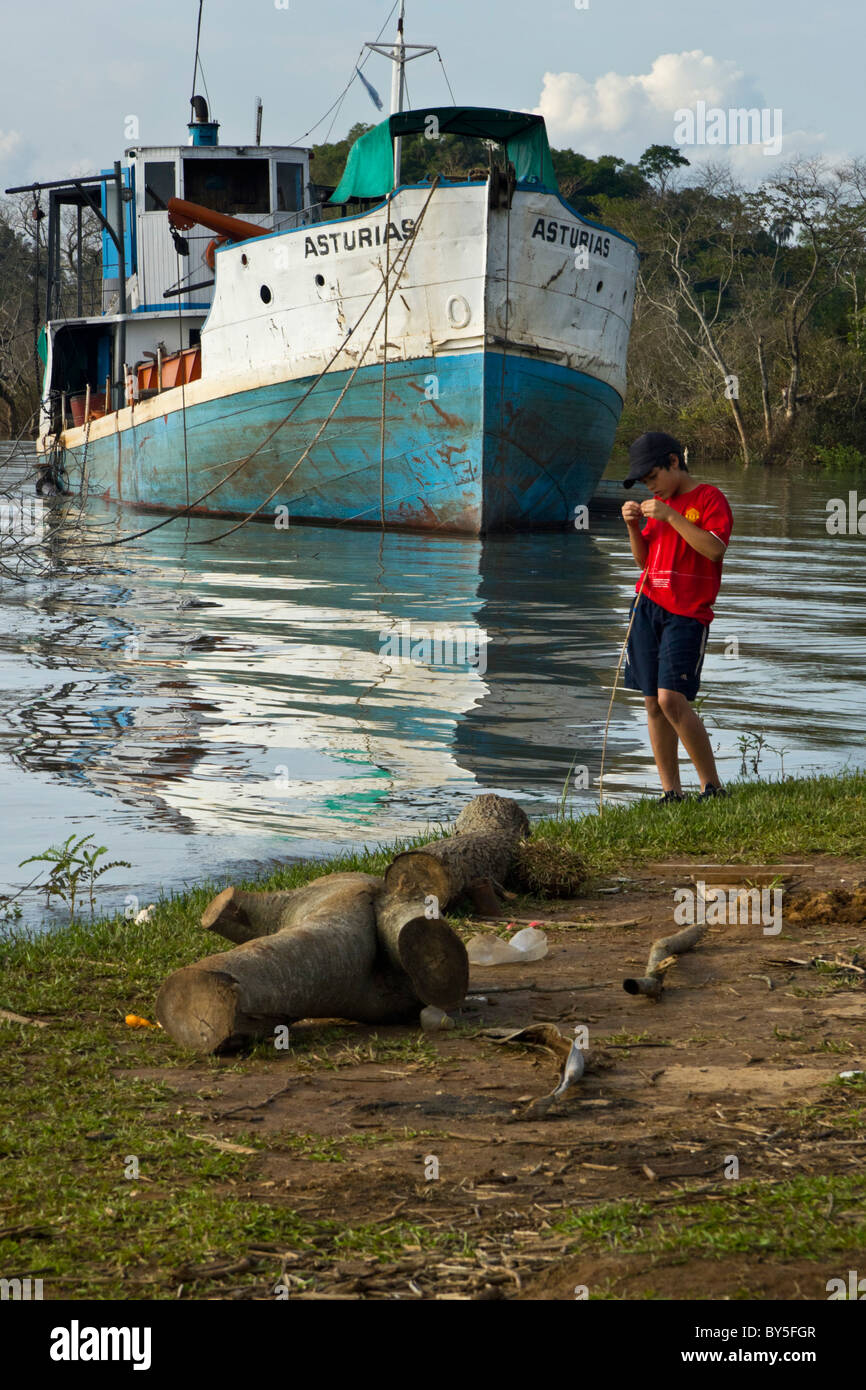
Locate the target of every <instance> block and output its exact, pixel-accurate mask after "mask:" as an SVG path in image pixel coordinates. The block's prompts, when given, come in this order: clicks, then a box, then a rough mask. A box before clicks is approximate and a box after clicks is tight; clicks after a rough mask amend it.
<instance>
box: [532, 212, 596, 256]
mask: <svg viewBox="0 0 866 1390" xmlns="http://www.w3.org/2000/svg"><path fill="white" fill-rule="evenodd" d="M532 235H533V236H534V237H536V236H540V237H544V240H545V241H549V242H551V243H555V244H556V245H557V246H568V247H570V248H571V250H572V251H575V250H576V249H577V248H578V246H585V247H586V248H587V250H588V251H589V254H590V255H591V256H605V257H607V256H608V255H609V254H610V237H609V236H600V235H598V234H597V233H595V232H588V231H587V230H586V228H585V227H576V226H575V225H574V223H572V222H554V221H553V220H552V219H551V218H549V217H539V219H538V221H537V222H536V224H535V226H534V227H533V229H532Z"/></svg>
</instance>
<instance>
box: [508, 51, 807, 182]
mask: <svg viewBox="0 0 866 1390" xmlns="http://www.w3.org/2000/svg"><path fill="white" fill-rule="evenodd" d="M698 102H704V103H705V107H706V109H707V110H709V109H710V108H713V107H716V108H721V109H722V110H724V111H725V112H727V111H728V110H730V109H731V108H740V107H747V108H751V107H758V108H765V107H768V108H770V109H771V110H772V109H775V108H776V107H777V106H778V102H774V101H773V100H772V99H768V97H767V96H766V94H765V93H763V92H761V91H760V90H759V89H758V88H757V87H756V85H755V83H754V82H753V81H752V79H751V78H750V77H748V76H747V75H746V73H745V72H744V71H743V69H742V68H740V67H739V66H738V64H737V63H735V62H732V61H731V60H729V59H722V58H714V57H712V55H711V54H708V53H704V51H703V50H702V49H700V48H696V49H692V50H691V51H690V52H687V53H662V54H660V55H659V56H658V57H657V58H656V59H655V60H654V62H653V64H652V66H651V68H650V70H649V72H646V73H637V74H623V73H617V72H607V73H604V74H603V75H602V76H600V77H597V78H595V80H594V81H591V82H590V81H587V79H586V78H584V77H583V76H581V74H580V73H576V72H546V73H545V74H544V82H543V87H542V92H541V97H540V99H539V103H538V106H536V107H535V112H536V114H538V115H541V116H544V118H545V121H546V122H547V127H548V132H549V134H550V139H551V143H552V144H554V145H559V146H571V147H572V148H573V149H577V150H579V151H580V152H581V153H582V154H585V155H589V156H591V157H594V158H597V157H598V156H599V155H601V154H617V155H620V156H621V157H622V158H624V159H629V160H636V159H638V158H639V156H640V155H641V154H642V153H643V151H644V150H645V149H646V148H647V146H648V145H653V144H659V145H675V144H677V143H678V142H677V140H676V139H675V138H674V131H675V128H676V124H677V122H676V120H675V113H676V112H677V111H680V110H683V109H686V108H688V109H691V110H694V109H695V108H696V106H697V103H698ZM784 117H785V112H784V109H782V132H783V137H784V138H783V143H782V150H781V155H780V156H779V158H781V159H782V160H784V159H786V158H789V157H791V156H792V155H794V154H797V153H820V152H821V151H822V150H823V147H824V136H823V135H821V134H819V133H817V132H809V131H804V130H797V131H788V130H786V129H785V120H784ZM776 119H777V121H778V118H776ZM774 128H775V127H774ZM681 148H682V151H683V154H684V155H685V156H686V158H687V159H689V160H690V161H691V162H692V163H695V162H699V161H701V160H702V159H713V160H715V161H719V160H728V159H729V160H730V161H731V163H732V164H733V166H734V167H735V168H736V169H737V171H738V172H740V173H741V174H743V175H750V174H753V175H756V176H761V175H762V174H766V173H768V172H770V170H771V169H772V168H773V167H774V166H775V165H776V164H777V162H778V160H777V159H776V158H772V157H767V156H766V155H765V154H764V150H763V147H762V146H760V145H718V144H717V145H706V144H705V145H683V146H681Z"/></svg>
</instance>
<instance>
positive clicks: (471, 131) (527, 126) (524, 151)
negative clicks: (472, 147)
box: [330, 106, 559, 203]
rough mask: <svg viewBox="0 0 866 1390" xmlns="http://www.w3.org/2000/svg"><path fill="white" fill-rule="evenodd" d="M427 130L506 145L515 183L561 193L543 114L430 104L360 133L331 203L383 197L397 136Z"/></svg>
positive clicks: (391, 182)
mask: <svg viewBox="0 0 866 1390" xmlns="http://www.w3.org/2000/svg"><path fill="white" fill-rule="evenodd" d="M431 117H433V118H435V121H436V123H437V124H436V125H435V126H431ZM431 128H433V129H436V130H438V133H439V134H440V135H470V136H473V137H474V138H475V139H477V140H497V141H498V142H499V143H500V144H503V145H504V146H505V149H506V152H507V155H508V158H509V159H510V160H511V162H512V164H513V165H514V168H515V170H516V173H517V181H518V183H533V184H536V185H537V186H538V187H539V188H544V189H547V190H548V192H550V193H558V192H559V187H558V185H557V182H556V175H555V173H554V172H553V161H552V159H551V157H550V145H549V144H548V141H547V131H546V130H545V127H544V120H543V119H542V117H541V116H532V115H530V114H529V113H528V112H526V111H497V110H495V109H493V108H491V107H487V106H433V107H427V108H426V109H424V110H421V111H401V112H399V113H398V114H396V115H393V116H389V117H388V119H387V120H386V121H382V123H381V124H380V125H377V126H374V127H373V129H372V130H368V131H367V132H366V134H365V135H361V136H360V137H359V138H358V139H357V140H356V141H355V143H354V145H353V146H352V148H351V150H350V151H349V158H348V160H347V161H346V168H345V170H344V172H343V177H342V178H341V180H340V183H339V187H338V188H337V189H336V190H335V192H334V194H333V196H332V198H331V199H330V201H331V202H332V203H348V202H349V201H350V199H352V198H384V197H385V196H386V194H388V193H390V192H391V190H392V189H393V187H394V152H393V142H394V139H395V137H396V136H398V135H415V134H417V133H418V132H419V131H429V130H430V129H431Z"/></svg>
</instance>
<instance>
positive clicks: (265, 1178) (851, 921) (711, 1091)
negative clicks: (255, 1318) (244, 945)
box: [137, 856, 866, 1299]
mask: <svg viewBox="0 0 866 1390" xmlns="http://www.w3.org/2000/svg"><path fill="white" fill-rule="evenodd" d="M777 873H779V874H781V876H782V881H783V885H784V889H785V897H784V908H783V912H784V918H783V927H782V931H781V933H780V934H779V935H765V934H764V932H763V930H762V927H761V925H759V924H758V925H753V924H751V923H746V924H740V925H725V926H712V927H710V928H709V931H708V934H707V936H706V937H705V939H704V941H703V942H702V943H701V944H700V945H699V947H698V948H697V949H696V950H695V951H694V952H692V953H690V954H688V955H684V956H682V957H681V958H680V959H679V960H678V962H677V963H676V965H675V966H674V967H673V968H672V969H671V970H670V972H669V973H668V975H667V983H666V988H665V992H664V996H663V998H662V1000H661V1001H660V1002H659V1003H653V1002H651V1001H650V1000H648V999H645V998H640V997H638V998H635V997H632V996H630V995H628V994H627V993H625V992H624V990H623V988H622V979H623V977H624V976H627V975H641V974H642V973H643V967H644V965H645V963H646V957H647V953H648V949H649V946H650V944H651V942H652V941H653V939H654V938H656V937H658V936H662V935H667V934H669V933H670V932H672V931H675V930H676V929H677V927H676V925H675V923H674V920H673V896H672V895H673V890H674V887H677V886H682V885H684V884H685V885H689V884H691V881H692V875H693V876H694V878H696V879H704V880H705V881H707V882H709V881H710V880H711V879H715V880H716V881H717V882H725V883H728V884H737V885H743V884H747V883H749V882H750V881H751V882H758V883H761V882H763V883H767V882H768V881H769V880H773V879H775V882H776V885H777V886H778V885H779V882H780V879H779V878H778V877H776V874H777ZM864 879H866V874H864V870H863V866H862V865H857V864H846V863H844V862H842V861H840V860H833V859H828V858H826V857H822V856H815V857H814V858H813V859H812V860H811V861H810V863H809V864H808V865H807V866H802V865H799V866H793V865H786V866H785V867H784V868H781V869H775V868H773V869H770V870H768V871H767V872H765V873H764V874H763V875H761V874H759V873H758V871H757V869H755V870H753V871H751V872H750V870H749V869H748V868H747V867H745V866H742V865H738V866H736V868H733V869H731V870H730V871H728V872H727V873H725V872H723V871H719V872H714V871H713V870H711V869H705V868H701V866H700V865H699V864H691V865H689V867H688V869H684V868H680V869H676V868H671V867H669V866H664V865H661V866H653V867H651V868H643V869H641V870H636V871H635V874H634V876H633V877H630V876H628V875H623V876H622V877H621V878H619V879H618V880H610V881H609V883H608V884H607V885H606V886H605V887H603V888H599V889H598V891H597V892H596V894H595V896H591V897H582V898H580V899H576V900H574V901H571V902H557V903H554V904H551V903H546V904H541V903H538V904H536V905H535V909H534V910H533V909H532V908H530V909H529V910H528V911H527V908H526V906H525V905H524V904H521V908H520V921H519V922H518V925H523V924H524V923H525V921H526V920H528V919H534V920H540V921H541V922H542V923H543V924H544V928H545V930H546V931H547V932H548V939H549V943H550V951H549V954H548V955H547V957H546V958H545V959H543V960H541V961H538V962H536V963H534V964H528V965H505V966H497V967H477V968H473V970H472V976H471V985H470V992H471V994H473V995H480V996H483V997H484V998H485V999H486V1001H487V1002H485V1003H475V1004H468V1005H467V1006H466V1008H465V1009H464V1010H463V1011H462V1012H460V1013H459V1014H456V1015H455V1021H456V1022H457V1024H458V1027H457V1028H456V1029H455V1030H454V1031H452V1032H437V1033H421V1032H420V1031H419V1030H418V1029H417V1028H387V1029H384V1028H379V1029H376V1030H373V1029H368V1028H365V1027H361V1026H357V1025H345V1024H342V1025H340V1027H339V1028H337V1027H335V1025H334V1023H333V1022H331V1023H322V1022H321V1021H320V1022H316V1023H303V1024H300V1025H298V1026H297V1027H296V1028H293V1029H292V1038H293V1044H294V1049H293V1051H292V1052H290V1053H277V1054H275V1056H274V1058H273V1059H270V1058H258V1057H256V1058H253V1059H249V1065H248V1067H247V1069H246V1071H245V1072H241V1071H238V1070H234V1069H233V1067H234V1065H235V1063H236V1061H237V1059H236V1058H233V1057H227V1058H225V1059H222V1060H221V1061H220V1064H219V1068H218V1070H217V1071H214V1067H213V1064H212V1063H210V1064H208V1063H202V1064H201V1065H198V1064H196V1065H193V1066H190V1067H187V1068H185V1069H182V1070H178V1069H164V1070H162V1069H148V1070H142V1071H140V1072H138V1073H137V1074H138V1075H140V1076H142V1077H149V1078H155V1079H159V1080H161V1081H164V1082H165V1083H166V1084H167V1085H169V1086H171V1087H172V1088H174V1089H175V1090H176V1091H177V1092H178V1100H177V1104H178V1107H179V1110H180V1111H181V1118H179V1120H178V1123H179V1124H180V1125H183V1126H184V1127H186V1128H188V1129H189V1130H190V1131H194V1132H196V1133H198V1134H202V1133H204V1134H207V1135H208V1136H210V1137H211V1138H213V1139H215V1140H218V1141H229V1142H237V1138H238V1136H239V1135H244V1134H246V1135H249V1134H250V1133H252V1132H255V1133H256V1134H258V1135H260V1136H261V1138H262V1140H263V1141H264V1143H265V1145H266V1147H265V1148H264V1149H262V1150H261V1151H260V1152H259V1153H258V1154H257V1157H256V1158H250V1159H249V1160H248V1162H249V1165H250V1166H249V1167H248V1169H247V1170H246V1172H247V1175H248V1176H247V1178H245V1179H244V1180H242V1181H241V1183H240V1185H239V1187H236V1188H234V1189H233V1191H234V1195H238V1194H239V1193H240V1195H243V1196H245V1197H248V1198H249V1200H250V1201H251V1202H255V1201H256V1200H259V1201H264V1202H267V1203H268V1204H271V1205H272V1204H278V1205H283V1204H284V1205H285V1206H286V1207H287V1208H291V1209H293V1210H296V1211H298V1212H299V1213H300V1214H301V1215H306V1216H310V1217H313V1218H316V1219H322V1218H327V1219H330V1220H334V1221H337V1222H340V1223H345V1224H346V1225H347V1226H352V1227H358V1226H359V1225H360V1224H367V1223H378V1224H382V1225H386V1224H388V1223H391V1222H393V1221H395V1220H399V1221H406V1222H408V1223H411V1224H412V1225H415V1226H418V1227H424V1228H426V1229H431V1230H435V1231H441V1232H449V1231H460V1232H463V1233H465V1234H466V1235H467V1236H468V1245H467V1249H469V1250H470V1251H471V1253H470V1254H462V1255H460V1256H459V1257H455V1256H453V1255H450V1256H449V1254H448V1252H447V1251H444V1252H443V1253H442V1254H441V1256H440V1255H436V1256H433V1257H431V1255H430V1253H429V1251H428V1252H427V1253H423V1254H422V1252H421V1250H420V1249H419V1247H417V1246H414V1247H413V1245H412V1244H410V1243H407V1244H406V1245H405V1246H404V1248H403V1251H402V1254H401V1256H400V1258H398V1259H393V1258H391V1259H388V1258H378V1259H377V1258H376V1257H360V1256H358V1257H355V1256H354V1255H353V1254H352V1252H347V1255H346V1258H344V1259H339V1258H338V1259H337V1260H336V1262H335V1257H334V1254H333V1251H330V1252H329V1253H328V1254H327V1255H325V1254H323V1255H322V1257H321V1258H319V1257H317V1256H315V1255H314V1256H310V1255H308V1254H300V1255H299V1254H297V1253H294V1252H291V1251H278V1250H277V1249H276V1247H261V1246H256V1245H255V1244H254V1243H253V1244H252V1245H251V1248H250V1252H249V1257H248V1258H249V1261H250V1264H249V1266H248V1268H257V1267H258V1266H259V1264H261V1268H262V1278H263V1284H262V1289H261V1296H262V1297H265V1296H267V1297H273V1294H272V1287H273V1278H272V1275H273V1273H274V1269H276V1272H277V1274H279V1271H280V1268H282V1269H284V1270H285V1273H286V1278H287V1281H288V1283H289V1286H290V1290H291V1293H290V1296H291V1297H297V1298H312V1297H348V1298H382V1297H388V1298H393V1297H400V1298H407V1299H412V1298H422V1297H423V1298H464V1299H465V1298H472V1299H479V1298H481V1299H484V1298H516V1299H565V1298H568V1299H572V1298H574V1297H575V1292H574V1291H575V1286H576V1285H585V1286H587V1288H588V1290H589V1294H590V1296H591V1297H593V1296H607V1297H610V1296H613V1297H619V1298H633V1297H638V1296H644V1297H646V1296H650V1297H652V1296H655V1297H661V1298H683V1297H692V1298H694V1297H698V1298H727V1297H755V1298H765V1299H779V1298H801V1299H814V1298H826V1291H825V1285H826V1280H827V1278H828V1277H829V1275H830V1274H833V1273H838V1271H839V1270H843V1271H844V1270H847V1269H848V1268H849V1267H850V1268H856V1267H857V1250H856V1248H855V1242H854V1241H853V1240H852V1242H851V1249H850V1251H847V1250H846V1252H845V1253H841V1254H839V1255H838V1257H837V1256H836V1255H835V1254H834V1260H833V1263H834V1269H832V1270H828V1269H826V1268H825V1267H824V1264H823V1263H821V1262H820V1261H817V1262H816V1261H814V1260H809V1259H802V1260H798V1261H790V1262H787V1263H786V1262H784V1261H780V1260H779V1259H778V1258H776V1257H774V1255H773V1252H772V1250H768V1251H767V1256H766V1259H765V1260H764V1259H762V1258H756V1257H755V1255H754V1253H753V1252H752V1253H750V1255H749V1257H748V1258H745V1257H741V1256H736V1255H731V1254H730V1253H728V1254H725V1255H723V1256H722V1257H721V1258H714V1257H712V1256H711V1255H710V1254H709V1252H708V1255H707V1257H706V1258H695V1257H694V1256H692V1257H690V1258H689V1259H688V1261H687V1262H686V1263H684V1257H683V1255H682V1254H678V1253H677V1252H676V1250H675V1249H674V1250H671V1251H669V1252H664V1251H662V1252H659V1251H658V1250H656V1251H655V1252H652V1253H645V1254H634V1253H617V1252H616V1251H615V1250H613V1248H612V1247H609V1251H610V1252H609V1253H606V1254H602V1255H600V1254H598V1253H597V1250H598V1245H597V1243H596V1245H595V1247H594V1248H595V1250H596V1253H591V1252H590V1251H587V1252H586V1253H584V1254H581V1253H579V1252H578V1253H577V1254H575V1253H573V1249H574V1245H575V1239H576V1237H575V1232H574V1230H571V1231H568V1230H565V1231H564V1230H563V1229H562V1226H561V1222H562V1217H563V1213H567V1212H581V1211H585V1210H588V1209H590V1208H592V1207H595V1206H597V1205H598V1204H600V1203H605V1202H610V1201H617V1200H620V1199H623V1198H633V1199H638V1200H640V1201H641V1202H643V1203H646V1204H647V1205H648V1207H649V1208H650V1210H651V1211H652V1213H653V1214H654V1215H655V1214H657V1215H658V1218H659V1221H661V1222H662V1224H663V1223H664V1214H665V1211H666V1210H672V1209H673V1208H674V1207H675V1206H676V1205H677V1204H680V1203H682V1202H683V1201H684V1200H685V1199H686V1195H687V1194H688V1200H689V1201H690V1202H695V1201H706V1202H711V1201H718V1200H730V1199H731V1194H732V1191H733V1190H734V1189H735V1188H736V1184H735V1183H733V1182H731V1181H729V1180H726V1177H725V1166H726V1164H729V1163H730V1157H731V1156H735V1157H736V1159H737V1160H738V1163H739V1177H740V1179H741V1180H742V1179H764V1180H769V1181H771V1182H772V1181H775V1182H783V1181H787V1180H790V1179H791V1178H793V1177H795V1176H797V1175H799V1174H804V1175H815V1174H834V1175H846V1174H855V1173H858V1172H859V1171H861V1169H862V1161H863V1154H864V1147H863V1146H864V1145H866V1137H864V1132H863V1131H862V1130H859V1131H858V1129H857V1127H856V1125H855V1126H853V1127H852V1126H851V1125H848V1126H847V1127H846V1126H845V1125H844V1124H842V1125H840V1124H838V1123H836V1124H834V1123H833V1116H834V1114H835V1113H836V1111H835V1110H834V1107H846V1106H847V1109H848V1111H849V1112H850V1110H851V1102H852V1096H851V1095H850V1094H848V1095H846V1094H845V1092H846V1090H847V1089H848V1088H846V1087H842V1086H836V1087H834V1088H830V1089H828V1083H829V1082H832V1081H833V1080H834V1078H836V1077H837V1076H838V1074H839V1072H840V1071H843V1070H855V1069H859V1068H864V1067H866V1026H864V1025H866V992H864V978H866V977H864V971H863V968H862V967H863V966H864V965H866V951H864V950H863V948H864V944H866V933H864V926H866V885H863V880H864ZM858 885H863V886H860V887H859V888H858ZM852 890H856V891H854V892H853V896H852ZM506 920H508V919H507V918H506ZM558 924H559V925H558ZM566 924H571V925H566ZM858 949H859V950H861V951H863V955H862V956H860V957H858V956H857V951H858ZM819 957H820V958H823V961H822V962H821V963H816V958H819ZM797 962H799V963H797ZM858 962H859V964H858ZM534 1021H547V1022H552V1023H555V1024H556V1025H557V1026H558V1027H559V1028H560V1029H561V1030H562V1032H563V1033H564V1034H566V1035H568V1036H569V1037H570V1035H571V1031H572V1028H573V1027H574V1025H575V1024H585V1025H586V1026H587V1028H588V1029H589V1056H588V1063H587V1070H586V1074H585V1076H584V1077H583V1079H582V1081H581V1082H580V1083H579V1085H578V1086H577V1087H576V1088H574V1089H573V1090H572V1091H571V1092H570V1093H569V1094H568V1096H567V1097H565V1098H564V1099H563V1100H562V1101H561V1102H558V1103H556V1104H555V1105H554V1106H553V1107H552V1108H551V1109H550V1110H548V1111H547V1113H546V1114H543V1115H538V1114H535V1115H533V1114H532V1113H531V1112H530V1114H529V1116H524V1114H523V1112H524V1111H525V1108H526V1105H527V1102H529V1101H530V1100H531V1099H532V1098H533V1097H538V1096H542V1095H544V1094H546V1093H548V1092H549V1091H550V1090H551V1089H552V1087H553V1086H554V1085H555V1084H556V1082H557V1080H558V1076H559V1061H558V1060H557V1059H556V1058H555V1057H554V1056H553V1055H552V1054H551V1053H550V1052H549V1051H545V1050H540V1049H537V1048H536V1049H533V1048H528V1047H525V1046H515V1045H513V1044H505V1045H503V1044H501V1043H497V1042H495V1041H493V1040H491V1039H489V1038H486V1037H484V1036H481V1035H480V1034H479V1030H481V1029H485V1028H509V1027H510V1028H520V1027H523V1026H525V1025H527V1024H529V1023H532V1022H534ZM383 1051H384V1053H385V1056H384V1057H383V1056H382V1055H381V1054H382V1052H383ZM370 1056H373V1057H379V1060H377V1061H371V1060H369V1057H370ZM859 1099H860V1100H862V1096H860V1097H859ZM816 1107H817V1109H816ZM431 1158H435V1159H436V1160H437V1161H438V1177H426V1176H425V1169H426V1171H427V1172H428V1173H429V1172H431V1171H432V1170H433V1167H434V1165H432V1164H431V1163H430V1159H431ZM819 1217H820V1219H821V1220H829V1219H833V1220H835V1221H838V1226H837V1229H838V1230H841V1231H842V1232H843V1233H844V1231H845V1212H844V1211H835V1212H834V1211H833V1200H832V1199H831V1200H830V1202H829V1206H828V1209H827V1210H824V1211H822V1212H821V1213H817V1212H816V1221H817V1220H818V1219H819ZM558 1223H559V1229H557V1227H558ZM842 1243H843V1244H844V1237H843V1242H842ZM568 1248H570V1249H571V1251H572V1253H568V1254H566V1253H565V1252H566V1249H568ZM849 1255H850V1259H849ZM859 1259H860V1263H861V1264H862V1251H860V1254H859ZM275 1260H276V1261H277V1263H276V1264H274V1261H275ZM846 1261H848V1262H847V1263H846ZM836 1265H838V1270H837V1269H836V1268H835V1266H836ZM237 1268H238V1266H237V1265H235V1266H234V1267H233V1268H222V1267H221V1266H220V1264H219V1261H218V1260H217V1261H215V1263H214V1265H213V1268H212V1269H210V1270H208V1269H207V1268H205V1269H199V1270H197V1271H189V1272H188V1273H189V1276H190V1277H191V1278H193V1279H196V1278H201V1279H204V1280H205V1281H206V1284H207V1281H208V1279H210V1283H209V1284H207V1287H206V1288H202V1290H201V1292H199V1293H198V1295H197V1296H198V1297H207V1296H209V1294H210V1296H214V1297H222V1298H226V1297H228V1298H231V1297H239V1296H242V1297H249V1296H250V1291H249V1286H248V1285H247V1287H246V1291H245V1292H242V1291H241V1290H237V1291H235V1289H234V1284H236V1282H237V1281H236V1279H235V1280H234V1283H233V1277H232V1276H233V1274H234V1273H235V1272H236V1271H237ZM686 1288H689V1289H690V1290H691V1292H685V1291H684V1290H685V1289H686ZM252 1296H254V1297H255V1296H256V1294H255V1292H253V1294H252Z"/></svg>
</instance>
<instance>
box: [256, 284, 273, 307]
mask: <svg viewBox="0 0 866 1390" xmlns="http://www.w3.org/2000/svg"><path fill="white" fill-rule="evenodd" d="M259 294H260V295H261V297H262V303H263V304H270V302H271V299H272V298H273V296H272V294H271V292H270V290H269V289H268V287H267V285H262V287H261V289H260V290H259Z"/></svg>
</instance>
